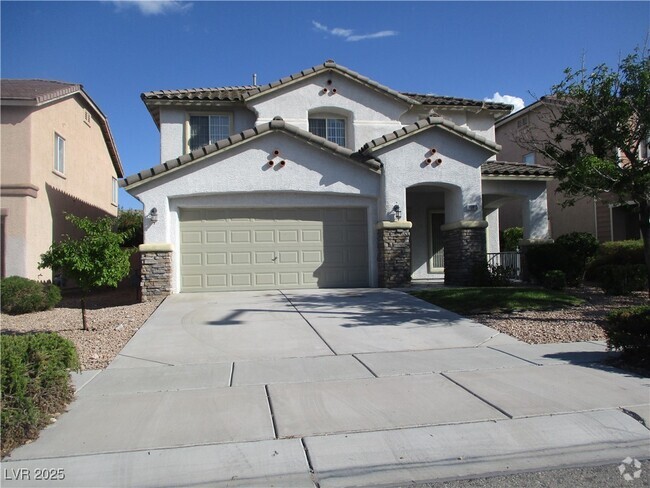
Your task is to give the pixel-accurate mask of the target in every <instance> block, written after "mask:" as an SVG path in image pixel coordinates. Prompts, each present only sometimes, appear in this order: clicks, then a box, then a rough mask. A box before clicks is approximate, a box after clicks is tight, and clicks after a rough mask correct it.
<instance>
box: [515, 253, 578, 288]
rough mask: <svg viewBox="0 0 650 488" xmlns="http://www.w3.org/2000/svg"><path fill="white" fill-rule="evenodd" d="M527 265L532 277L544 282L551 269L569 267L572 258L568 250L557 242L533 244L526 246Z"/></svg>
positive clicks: (563, 269) (565, 268) (562, 269)
mask: <svg viewBox="0 0 650 488" xmlns="http://www.w3.org/2000/svg"><path fill="white" fill-rule="evenodd" d="M525 260H526V266H527V268H528V273H529V274H530V277H531V278H532V279H533V280H534V281H536V282H538V283H543V282H544V275H545V274H546V273H548V272H549V271H552V270H556V269H559V270H561V271H564V272H565V274H566V270H567V269H569V267H570V265H571V258H570V256H569V253H568V252H567V250H566V249H565V248H564V247H563V246H560V245H559V244H556V243H546V244H533V245H530V246H527V247H526V258H525Z"/></svg>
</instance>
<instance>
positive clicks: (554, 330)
mask: <svg viewBox="0 0 650 488" xmlns="http://www.w3.org/2000/svg"><path fill="white" fill-rule="evenodd" d="M567 292H568V293H571V294H573V295H576V296H578V297H580V298H582V299H584V300H585V303H584V304H583V305H580V306H577V307H571V308H565V309H561V310H533V311H526V312H521V311H513V312H500V313H490V314H475V315H472V316H471V318H472V319H474V320H476V321H477V322H480V323H482V324H485V325H487V326H488V327H492V328H493V329H496V330H498V331H499V332H503V333H504V334H508V335H511V336H513V337H515V338H517V339H519V340H521V341H524V342H527V343H529V344H546V343H554V342H578V341H605V340H607V336H606V335H605V331H604V330H603V326H604V325H605V324H606V318H607V314H608V313H609V312H610V311H611V310H613V309H616V308H620V307H632V306H637V305H647V304H648V294H647V292H636V293H633V294H632V295H629V296H623V297H617V296H609V295H605V294H604V293H603V292H602V291H601V290H600V289H598V288H594V287H587V286H586V287H584V288H574V289H568V290H567Z"/></svg>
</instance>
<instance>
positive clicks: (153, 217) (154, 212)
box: [147, 207, 158, 224]
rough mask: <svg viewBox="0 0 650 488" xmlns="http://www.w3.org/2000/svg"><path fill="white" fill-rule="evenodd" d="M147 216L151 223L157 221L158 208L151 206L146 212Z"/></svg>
mask: <svg viewBox="0 0 650 488" xmlns="http://www.w3.org/2000/svg"><path fill="white" fill-rule="evenodd" d="M147 217H149V220H151V223H152V224H155V223H156V222H158V209H157V208H156V207H154V208H152V209H151V210H150V211H149V213H148V214H147Z"/></svg>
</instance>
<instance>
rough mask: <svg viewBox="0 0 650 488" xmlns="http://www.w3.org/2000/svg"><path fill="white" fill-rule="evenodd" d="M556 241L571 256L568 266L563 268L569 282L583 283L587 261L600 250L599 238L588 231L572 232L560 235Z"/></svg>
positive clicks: (572, 283)
mask: <svg viewBox="0 0 650 488" xmlns="http://www.w3.org/2000/svg"><path fill="white" fill-rule="evenodd" d="M555 243H556V244H557V245H558V246H562V247H563V248H564V249H565V250H566V252H567V254H568V256H569V262H568V263H567V264H568V266H567V268H566V269H564V270H563V271H564V272H565V274H566V280H567V283H568V284H569V285H571V286H579V285H582V282H583V281H584V276H585V270H586V269H587V262H588V261H589V259H591V258H592V257H593V256H594V255H595V254H596V252H597V251H598V246H599V244H598V239H596V238H595V237H594V236H593V235H591V234H589V233H588V232H571V233H569V234H564V235H561V236H560V237H558V238H557V239H556V240H555Z"/></svg>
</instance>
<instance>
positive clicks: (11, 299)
mask: <svg viewBox="0 0 650 488" xmlns="http://www.w3.org/2000/svg"><path fill="white" fill-rule="evenodd" d="M0 295H1V296H2V311H3V312H5V313H10V314H16V315H17V314H23V313H31V312H38V311H40V310H49V309H51V308H52V307H54V306H55V305H56V304H57V303H59V302H60V301H61V291H60V290H59V288H58V287H57V286H56V285H52V284H49V283H48V284H43V283H39V282H38V281H34V280H29V279H27V278H22V277H20V276H10V277H8V278H4V279H2V280H0Z"/></svg>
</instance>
